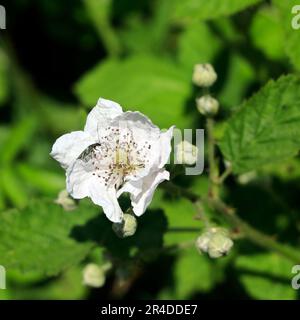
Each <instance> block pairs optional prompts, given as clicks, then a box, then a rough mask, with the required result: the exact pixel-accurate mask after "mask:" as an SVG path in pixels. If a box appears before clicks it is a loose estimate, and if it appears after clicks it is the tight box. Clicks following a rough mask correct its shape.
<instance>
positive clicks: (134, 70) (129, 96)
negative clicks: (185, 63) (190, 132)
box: [76, 56, 191, 128]
mask: <svg viewBox="0 0 300 320" xmlns="http://www.w3.org/2000/svg"><path fill="white" fill-rule="evenodd" d="M190 90H191V86H190V79H189V76H188V77H186V73H185V72H182V70H180V69H179V68H178V66H176V65H174V64H172V63H171V62H170V61H168V60H165V59H158V58H155V57H151V56H134V57H131V58H128V59H125V60H121V61H120V60H108V61H106V62H104V63H101V64H99V65H98V66H97V67H96V68H94V69H93V70H92V71H90V72H89V73H88V74H86V75H85V76H84V77H83V79H81V81H80V82H79V83H78V84H77V85H76V93H77V94H78V96H79V98H80V99H81V101H82V102H83V103H84V104H85V105H87V106H89V107H91V106H94V105H95V104H96V102H97V100H98V99H99V97H103V98H106V99H110V100H114V101H117V102H119V103H120V104H121V105H122V106H124V108H125V109H126V110H128V109H129V110H138V111H141V112H142V113H144V114H146V115H147V116H149V117H150V118H151V120H152V121H153V122H154V123H155V124H157V125H159V126H160V127H162V128H167V127H169V126H171V125H173V124H176V125H177V126H178V127H180V128H184V127H186V128H189V124H190V122H191V117H189V116H188V115H185V112H184V111H185V110H184V107H185V106H184V104H185V102H186V100H187V98H188V97H189V94H190Z"/></svg>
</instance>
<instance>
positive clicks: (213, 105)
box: [196, 95, 219, 117]
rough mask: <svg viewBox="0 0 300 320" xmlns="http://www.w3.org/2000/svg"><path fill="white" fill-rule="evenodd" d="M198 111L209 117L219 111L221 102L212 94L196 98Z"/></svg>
mask: <svg viewBox="0 0 300 320" xmlns="http://www.w3.org/2000/svg"><path fill="white" fill-rule="evenodd" d="M196 105H197V109H198V111H199V112H200V113H201V114H203V115H205V116H208V117H211V116H214V115H216V114H217V113H218V111H219V102H218V100H216V99H214V98H213V97H211V96H210V95H205V96H202V97H200V98H198V99H196Z"/></svg>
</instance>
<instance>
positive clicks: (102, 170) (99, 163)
mask: <svg viewBox="0 0 300 320" xmlns="http://www.w3.org/2000/svg"><path fill="white" fill-rule="evenodd" d="M150 150H151V144H150V143H149V142H148V141H140V140H139V142H137V141H136V140H135V139H134V137H133V134H132V131H131V130H130V129H127V128H125V129H122V130H120V129H119V128H114V127H108V128H106V129H105V134H104V135H103V136H102V137H100V138H99V143H96V144H94V145H92V146H90V147H89V148H87V149H86V150H85V151H84V152H83V154H82V155H81V156H80V159H81V160H83V161H85V162H89V163H91V164H92V171H93V175H94V176H97V177H98V178H99V179H101V180H102V181H103V182H104V184H105V186H108V187H115V188H116V189H119V188H120V187H121V186H122V184H123V183H124V182H125V181H126V180H127V178H128V177H129V176H133V177H137V174H138V172H139V171H140V170H142V169H144V168H145V166H146V164H147V163H148V162H149V160H148V158H149V157H148V154H149V152H150Z"/></svg>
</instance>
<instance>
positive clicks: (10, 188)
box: [1, 165, 28, 208]
mask: <svg viewBox="0 0 300 320" xmlns="http://www.w3.org/2000/svg"><path fill="white" fill-rule="evenodd" d="M1 179H2V189H3V194H4V195H5V196H6V197H7V198H8V199H9V200H10V202H11V203H12V204H13V205H14V206H15V207H17V208H23V207H24V206H25V205H26V204H27V201H28V197H27V193H26V191H27V190H26V189H25V187H24V184H23V183H22V181H21V180H20V178H19V177H18V176H17V175H16V174H15V170H14V168H13V167H12V166H10V165H7V166H4V167H3V168H1Z"/></svg>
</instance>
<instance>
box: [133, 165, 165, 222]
mask: <svg viewBox="0 0 300 320" xmlns="http://www.w3.org/2000/svg"><path fill="white" fill-rule="evenodd" d="M169 179H170V173H169V172H168V171H166V170H164V169H162V170H159V171H155V172H154V173H152V174H151V175H148V176H146V177H144V178H143V179H142V183H141V192H140V193H139V195H138V196H135V195H131V203H132V207H133V212H134V213H135V214H136V215H137V216H140V215H142V214H143V213H144V212H145V211H146V209H147V207H148V205H149V204H150V203H151V201H152V198H153V195H154V191H155V189H156V188H157V186H158V185H159V184H160V183H161V182H162V181H164V180H169ZM131 183H132V184H133V186H134V185H135V184H136V183H138V182H137V181H132V182H131Z"/></svg>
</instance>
